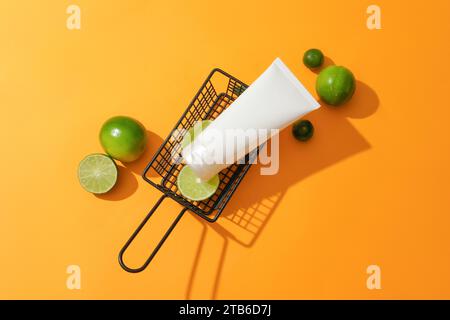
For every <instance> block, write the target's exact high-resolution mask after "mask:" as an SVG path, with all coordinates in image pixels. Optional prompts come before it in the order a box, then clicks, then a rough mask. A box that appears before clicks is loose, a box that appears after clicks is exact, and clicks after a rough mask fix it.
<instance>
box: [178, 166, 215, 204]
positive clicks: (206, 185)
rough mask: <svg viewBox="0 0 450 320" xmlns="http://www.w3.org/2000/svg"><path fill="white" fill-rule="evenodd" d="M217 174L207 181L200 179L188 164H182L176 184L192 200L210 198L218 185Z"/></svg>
mask: <svg viewBox="0 0 450 320" xmlns="http://www.w3.org/2000/svg"><path fill="white" fill-rule="evenodd" d="M219 183H220V178H219V175H217V174H216V175H215V176H214V177H212V178H211V179H209V180H208V181H202V180H201V179H200V178H199V177H198V176H197V175H196V174H195V172H194V171H193V170H192V168H191V167H190V166H184V167H183V169H181V171H180V173H179V174H178V178H177V186H178V190H180V192H181V194H182V195H183V196H184V197H185V198H187V199H189V200H192V201H202V200H206V199H208V198H210V197H211V196H212V195H214V193H215V192H216V190H217V188H218V187H219Z"/></svg>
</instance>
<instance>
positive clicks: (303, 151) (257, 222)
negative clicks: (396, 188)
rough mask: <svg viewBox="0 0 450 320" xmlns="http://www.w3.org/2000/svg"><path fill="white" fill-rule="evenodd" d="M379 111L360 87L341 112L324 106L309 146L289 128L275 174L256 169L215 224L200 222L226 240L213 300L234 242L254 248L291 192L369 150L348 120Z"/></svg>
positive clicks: (313, 116) (188, 293)
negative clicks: (227, 255)
mask: <svg viewBox="0 0 450 320" xmlns="http://www.w3.org/2000/svg"><path fill="white" fill-rule="evenodd" d="M378 105H379V99H378V96H377V94H376V93H375V92H374V91H373V90H372V89H371V88H370V87H369V86H368V85H366V84H365V83H363V82H361V81H358V83H357V91H356V92H355V96H354V97H353V99H352V100H351V101H350V102H349V103H348V104H347V105H344V106H341V107H337V108H336V107H331V106H326V105H324V106H323V107H322V108H320V109H319V110H317V111H316V112H313V113H311V114H310V115H308V116H307V117H305V118H306V119H308V120H310V121H311V122H312V123H313V124H314V126H315V129H316V130H315V134H314V137H313V138H312V139H311V140H310V141H308V142H306V143H304V142H299V141H297V140H296V139H295V138H294V137H293V136H292V134H291V128H286V130H283V131H282V132H281V133H280V135H279V171H278V173H277V174H275V175H270V176H268V175H265V176H263V175H261V174H260V169H261V165H259V164H256V165H254V166H253V167H252V168H251V169H250V171H249V172H248V174H247V175H246V177H245V179H244V180H243V181H242V183H241V184H240V186H239V188H238V189H237V191H236V193H235V194H234V195H233V197H232V200H231V201H230V203H229V204H228V205H227V207H226V209H225V210H224V212H223V213H222V217H221V218H220V219H219V220H218V221H217V222H216V223H212V224H209V223H207V222H205V221H203V220H202V219H200V218H198V220H199V221H200V222H201V223H202V224H203V227H204V231H203V232H204V233H205V235H206V232H207V230H209V229H210V230H214V232H216V233H217V234H219V235H220V236H221V237H222V239H223V246H222V248H221V250H222V251H221V254H220V259H219V261H218V263H217V272H216V276H215V279H214V280H213V281H212V283H213V284H214V285H213V288H212V289H211V298H213V299H215V298H216V297H217V292H218V288H219V284H220V278H221V272H222V268H223V266H222V265H223V263H224V260H225V256H226V250H227V247H228V242H229V240H234V241H236V242H237V243H239V244H241V245H242V246H245V247H249V248H250V247H252V246H253V245H254V243H255V242H256V241H257V239H258V238H259V237H260V235H261V233H262V231H263V230H264V228H265V226H266V225H267V223H268V222H269V220H270V218H271V217H272V215H273V213H274V212H275V211H276V208H277V207H278V205H279V204H280V202H281V200H282V199H283V197H284V195H285V194H286V192H287V191H288V190H289V188H290V187H291V186H293V185H295V184H297V183H300V182H301V181H302V180H304V179H306V178H308V177H311V176H313V175H315V174H318V173H319V172H321V171H322V170H324V169H326V168H329V167H331V166H333V165H335V164H337V163H339V162H341V161H343V160H345V159H348V158H349V157H352V156H354V155H356V154H358V153H361V152H363V151H366V150H368V149H370V148H371V145H370V143H369V142H368V141H367V140H366V139H365V138H364V137H363V136H362V135H361V134H360V133H359V132H358V131H357V130H356V129H355V128H354V127H353V125H352V124H351V123H350V121H349V120H348V118H355V119H359V118H366V117H369V116H370V115H372V114H373V113H375V112H376V110H377V108H378ZM255 186H257V187H255ZM284 214H286V215H289V214H299V213H297V212H294V213H287V212H286V213H284ZM205 235H204V236H202V237H201V240H200V242H199V250H198V251H197V257H196V258H195V259H194V265H193V268H192V272H191V278H190V280H189V283H188V287H187V291H186V298H187V299H189V298H191V295H192V290H193V284H194V280H193V279H194V278H195V273H196V270H197V269H198V265H197V264H198V263H199V261H200V259H199V256H200V255H201V251H202V248H203V245H204V242H205V241H206V236H205ZM211 267H213V266H211Z"/></svg>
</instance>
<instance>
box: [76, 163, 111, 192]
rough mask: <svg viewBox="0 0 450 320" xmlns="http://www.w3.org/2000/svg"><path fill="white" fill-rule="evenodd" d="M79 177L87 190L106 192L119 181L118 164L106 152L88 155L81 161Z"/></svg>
mask: <svg viewBox="0 0 450 320" xmlns="http://www.w3.org/2000/svg"><path fill="white" fill-rule="evenodd" d="M78 179H79V180H80V184H81V186H82V187H83V188H84V189H85V190H86V191H88V192H91V193H95V194H102V193H106V192H108V191H109V190H111V189H112V187H114V185H115V184H116V182H117V167H116V164H115V163H114V160H113V159H111V158H110V157H109V156H106V155H104V154H91V155H88V156H87V157H86V158H84V159H83V160H81V162H80V165H79V167H78Z"/></svg>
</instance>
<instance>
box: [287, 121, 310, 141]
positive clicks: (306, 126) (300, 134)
mask: <svg viewBox="0 0 450 320" xmlns="http://www.w3.org/2000/svg"><path fill="white" fill-rule="evenodd" d="M292 134H293V135H294V137H295V138H296V139H297V140H299V141H308V140H309V139H311V137H312V136H313V134H314V126H313V124H312V123H311V121H309V120H299V121H297V122H295V123H294V125H293V126H292Z"/></svg>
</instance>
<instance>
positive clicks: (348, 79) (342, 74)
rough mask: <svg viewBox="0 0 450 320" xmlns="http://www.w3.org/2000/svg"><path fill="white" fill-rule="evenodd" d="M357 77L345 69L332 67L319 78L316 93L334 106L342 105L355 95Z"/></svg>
mask: <svg viewBox="0 0 450 320" xmlns="http://www.w3.org/2000/svg"><path fill="white" fill-rule="evenodd" d="M355 87H356V84H355V77H354V76H353V73H352V72H351V71H350V70H348V69H347V68H345V67H341V66H330V67H328V68H325V69H324V70H322V71H321V72H320V74H319V76H318V77H317V81H316V91H317V94H318V95H319V97H320V98H321V99H322V100H323V101H324V102H325V103H327V104H330V105H332V106H338V105H341V104H343V103H345V102H347V101H348V100H350V99H351V97H352V96H353V94H354V93H355Z"/></svg>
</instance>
